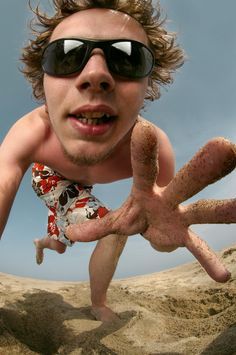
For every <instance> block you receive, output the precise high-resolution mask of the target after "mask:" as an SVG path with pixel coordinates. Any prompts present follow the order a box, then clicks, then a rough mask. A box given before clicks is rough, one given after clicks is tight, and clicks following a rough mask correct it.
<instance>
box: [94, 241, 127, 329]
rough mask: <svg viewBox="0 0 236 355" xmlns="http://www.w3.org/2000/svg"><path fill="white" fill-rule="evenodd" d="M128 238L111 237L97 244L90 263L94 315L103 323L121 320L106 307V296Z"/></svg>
mask: <svg viewBox="0 0 236 355" xmlns="http://www.w3.org/2000/svg"><path fill="white" fill-rule="evenodd" d="M126 240H127V237H126V236H117V235H109V236H107V237H105V238H103V239H101V240H99V242H98V243H97V245H96V247H95V249H94V251H93V254H92V256H91V259H90V263H89V274H90V287H91V301H92V314H93V315H94V317H95V318H96V319H97V320H100V321H102V322H112V321H115V320H117V319H119V318H118V317H117V316H116V315H115V313H114V312H113V311H112V310H111V309H110V308H108V307H106V305H105V303H106V294H107V289H108V287H109V284H110V282H111V279H112V276H113V275H114V272H115V269H116V266H117V263H118V260H119V257H120V255H121V253H122V251H123V249H124V246H125V243H126Z"/></svg>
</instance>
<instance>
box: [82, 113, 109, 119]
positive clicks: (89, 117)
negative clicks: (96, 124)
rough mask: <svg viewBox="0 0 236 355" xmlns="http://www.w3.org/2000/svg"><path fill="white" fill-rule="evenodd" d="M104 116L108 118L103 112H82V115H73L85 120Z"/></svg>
mask: <svg viewBox="0 0 236 355" xmlns="http://www.w3.org/2000/svg"><path fill="white" fill-rule="evenodd" d="M104 116H105V117H110V115H109V114H107V113H104V112H84V113H80V114H78V115H75V117H76V118H86V119H91V118H101V117H104Z"/></svg>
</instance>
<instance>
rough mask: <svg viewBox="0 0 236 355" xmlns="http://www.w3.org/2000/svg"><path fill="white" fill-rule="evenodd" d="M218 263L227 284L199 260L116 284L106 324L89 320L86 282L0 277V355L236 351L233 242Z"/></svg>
mask: <svg viewBox="0 0 236 355" xmlns="http://www.w3.org/2000/svg"><path fill="white" fill-rule="evenodd" d="M221 258H222V259H223V260H224V262H225V264H226V265H227V266H228V267H229V269H230V271H231V272H232V278H231V280H230V281H228V282H227V283H226V284H219V283H216V282H214V281H212V280H211V279H210V278H209V277H208V276H207V275H206V274H205V272H204V271H203V270H202V269H201V267H200V266H199V265H198V264H197V262H195V263H191V264H187V265H183V266H180V267H177V268H174V269H171V270H167V271H165V272H160V273H155V274H151V275H145V276H138V277H132V278H129V279H124V280H114V281H113V282H112V284H111V286H110V289H109V295H108V303H109V306H110V307H111V308H112V309H113V310H115V311H116V312H117V313H118V315H119V317H120V320H119V321H118V322H116V323H113V324H109V325H108V324H102V323H101V322H99V321H96V320H94V319H93V317H92V316H91V314H90V307H89V306H90V296H89V284H88V283H87V282H78V283H75V282H55V281H41V280H35V279H29V278H21V277H16V276H13V275H8V274H3V273H0V354H1V355H12V354H73V355H74V354H84V355H88V354H132V355H136V354H137V355H138V354H140V355H141V354H142V355H144V354H156V355H157V354H166V355H167V354H186V355H191V354H202V355H208V354H217V355H224V354H225V355H230V354H236V245H235V246H233V247H231V248H229V249H227V250H225V251H223V252H222V253H221Z"/></svg>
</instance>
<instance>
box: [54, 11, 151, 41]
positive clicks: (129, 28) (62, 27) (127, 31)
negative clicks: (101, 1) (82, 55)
mask: <svg viewBox="0 0 236 355" xmlns="http://www.w3.org/2000/svg"><path fill="white" fill-rule="evenodd" d="M64 37H81V38H97V39H114V38H129V39H134V40H137V41H140V42H143V43H145V44H147V43H148V39H147V35H146V33H145V31H144V29H143V27H142V26H141V25H140V24H139V23H138V22H137V21H136V20H135V19H133V18H132V17H131V16H129V15H127V14H124V13H122V12H119V11H115V10H110V9H89V10H83V11H79V12H76V13H74V14H73V15H71V16H69V17H67V18H65V19H64V20H63V21H62V22H61V23H59V25H57V27H56V28H55V29H54V31H53V33H52V36H51V41H53V40H56V39H59V38H64Z"/></svg>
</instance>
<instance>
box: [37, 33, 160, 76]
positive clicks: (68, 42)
mask: <svg viewBox="0 0 236 355" xmlns="http://www.w3.org/2000/svg"><path fill="white" fill-rule="evenodd" d="M96 47H97V48H101V49H102V50H104V53H105V56H106V61H107V65H108V67H109V69H110V71H111V72H113V73H114V74H117V75H119V76H123V77H127V78H133V79H139V78H144V77H145V76H148V75H149V74H150V72H151V71H152V68H153V64H154V57H153V54H152V52H151V51H150V50H149V49H148V48H147V47H146V46H145V45H143V44H142V43H139V42H136V41H129V40H127V41H126V40H120V41H119V40H111V41H110V40H107V41H100V40H96V41H91V40H79V39H59V40H56V41H54V42H51V43H50V44H49V45H48V46H47V47H46V49H45V51H44V53H43V56H42V68H43V70H44V72H45V73H47V74H49V75H54V76H65V75H69V74H73V73H75V72H79V71H80V70H82V68H83V66H84V65H85V64H86V61H87V60H88V58H89V53H90V52H91V50H92V49H93V48H96Z"/></svg>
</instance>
